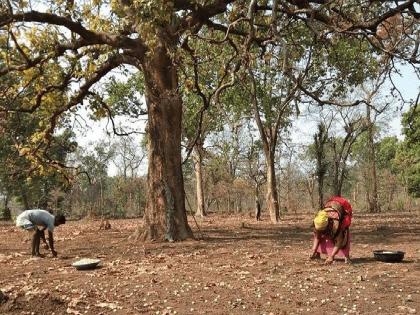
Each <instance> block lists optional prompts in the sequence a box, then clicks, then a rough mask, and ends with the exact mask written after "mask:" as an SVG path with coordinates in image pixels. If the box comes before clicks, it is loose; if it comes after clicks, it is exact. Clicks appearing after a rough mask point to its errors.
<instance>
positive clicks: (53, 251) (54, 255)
mask: <svg viewBox="0 0 420 315" xmlns="http://www.w3.org/2000/svg"><path fill="white" fill-rule="evenodd" d="M51 253H52V255H53V257H57V252H56V251H55V250H54V249H52V250H51Z"/></svg>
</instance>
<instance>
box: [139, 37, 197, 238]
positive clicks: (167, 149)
mask: <svg viewBox="0 0 420 315" xmlns="http://www.w3.org/2000/svg"><path fill="white" fill-rule="evenodd" d="M142 66H143V69H142V70H143V72H144V77H145V83H146V103H147V108H148V114H149V119H148V126H147V140H148V162H149V165H148V175H147V177H148V181H147V182H148V191H147V203H146V208H145V215H144V230H143V232H142V234H141V236H140V237H141V239H144V240H158V241H162V240H168V241H177V240H184V239H187V238H192V237H193V234H192V231H191V228H190V227H189V225H188V221H187V215H186V210H185V191H184V180H183V176H182V166H181V122H182V100H181V97H180V95H179V92H178V78H177V72H176V68H175V66H174V65H173V62H172V60H171V58H170V56H169V55H168V51H167V50H166V48H165V47H163V45H162V47H157V48H155V50H153V53H152V52H150V53H149V55H148V57H147V58H146V60H145V61H144V62H143V65H142Z"/></svg>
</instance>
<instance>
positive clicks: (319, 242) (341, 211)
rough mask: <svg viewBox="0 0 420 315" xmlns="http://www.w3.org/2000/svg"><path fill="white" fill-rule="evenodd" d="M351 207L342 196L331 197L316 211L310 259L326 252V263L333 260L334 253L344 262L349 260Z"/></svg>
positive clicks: (319, 256)
mask: <svg viewBox="0 0 420 315" xmlns="http://www.w3.org/2000/svg"><path fill="white" fill-rule="evenodd" d="M352 212H353V211H352V208H351V205H350V203H349V202H348V201H347V200H346V199H344V198H342V197H338V196H335V197H332V198H330V199H329V200H328V201H327V203H326V204H325V207H324V209H322V210H320V211H318V213H317V215H316V217H315V219H314V242H313V246H312V254H311V256H310V259H317V258H321V253H322V254H327V255H328V257H327V259H326V260H325V263H326V264H330V263H332V262H333V261H334V258H335V256H336V255H338V256H344V260H345V262H346V263H351V261H350V242H351V240H350V232H349V227H350V225H351V218H352Z"/></svg>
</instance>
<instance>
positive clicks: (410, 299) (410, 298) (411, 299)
mask: <svg viewBox="0 0 420 315" xmlns="http://www.w3.org/2000/svg"><path fill="white" fill-rule="evenodd" d="M405 301H406V302H413V298H412V296H411V294H409V295H407V297H406V298H405Z"/></svg>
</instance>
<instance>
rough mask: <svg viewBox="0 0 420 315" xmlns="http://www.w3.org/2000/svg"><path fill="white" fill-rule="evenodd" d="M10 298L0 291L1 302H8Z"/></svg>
mask: <svg viewBox="0 0 420 315" xmlns="http://www.w3.org/2000/svg"><path fill="white" fill-rule="evenodd" d="M8 299H9V297H8V296H7V295H5V294H4V293H3V292H1V291H0V304H3V303H6V301H7V300H8Z"/></svg>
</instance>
